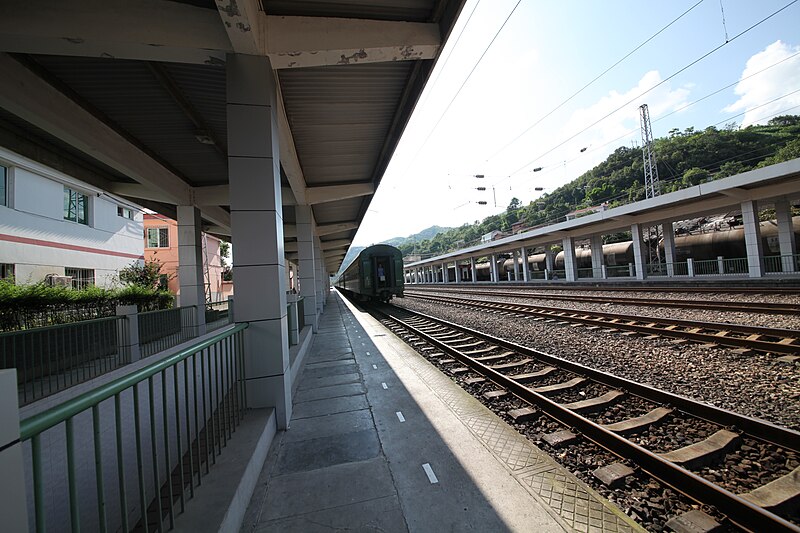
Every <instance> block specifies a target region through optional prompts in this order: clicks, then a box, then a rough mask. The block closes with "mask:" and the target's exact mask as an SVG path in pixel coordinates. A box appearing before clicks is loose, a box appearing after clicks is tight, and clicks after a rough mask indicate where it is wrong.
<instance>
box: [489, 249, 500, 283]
mask: <svg viewBox="0 0 800 533" xmlns="http://www.w3.org/2000/svg"><path fill="white" fill-rule="evenodd" d="M489 262H490V263H491V276H492V279H491V281H492V283H497V282H498V281H500V277H499V276H498V274H497V255H496V254H492V255H490V256H489Z"/></svg>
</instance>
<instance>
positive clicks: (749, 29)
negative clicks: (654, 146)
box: [510, 0, 798, 176]
mask: <svg viewBox="0 0 800 533" xmlns="http://www.w3.org/2000/svg"><path fill="white" fill-rule="evenodd" d="M797 2H798V0H792V1H791V2H789V3H788V4H786V5H785V6H783V7H781V8H780V9H778V10H776V11H774V12H773V13H771V14H770V15H767V16H766V17H764V18H762V19H761V20H759V21H758V22H756V23H754V24H752V25H751V26H749V27H748V28H746V29H744V30H742V31H741V32H739V33H737V34H736V35H734V36H733V37H731V38H730V39H729V40H728V41H726V42H724V43H722V44H720V45H718V46H716V47H714V48H712V49H711V50H709V51H708V52H706V53H704V54H703V55H701V56H700V57H698V58H697V59H695V60H693V61H691V62H690V63H688V64H687V65H685V66H683V67H681V68H680V69H678V70H677V71H676V72H674V73H672V74H671V75H669V76H667V77H666V78H665V79H663V80H661V81H660V82H658V83H656V84H655V85H653V86H652V87H650V88H649V89H647V90H645V91H643V92H642V93H640V94H638V95H637V96H635V97H634V98H631V99H630V100H628V101H627V102H625V103H624V104H622V105H620V106H619V107H617V108H616V109H614V110H613V111H610V112H609V113H607V114H605V115H603V116H602V117H601V118H599V119H597V120H596V121H594V122H592V123H591V124H589V125H588V126H586V127H585V128H583V129H582V130H580V131H578V132H577V133H575V134H573V135H571V136H570V137H568V138H566V139H564V140H563V141H561V142H560V143H558V144H557V145H555V146H553V147H551V148H549V149H548V150H546V151H545V152H543V153H541V154H539V155H538V156H536V157H534V158H533V159H531V160H530V161H529V162H527V163H525V164H524V165H523V166H521V167H519V168H518V169H517V170H515V171H514V172H511V173H510V175H511V176H513V175H516V174H518V173H520V172H522V171H523V170H525V169H526V168H528V167H529V166H531V165H532V164H534V163H535V162H537V161H538V160H540V159H541V158H542V157H545V156H547V155H548V154H550V153H552V152H554V151H555V150H557V149H558V148H560V147H562V146H564V145H565V144H566V143H568V142H569V141H571V140H573V139H574V138H576V137H578V136H579V135H581V134H582V133H585V132H586V131H588V130H590V129H591V128H593V127H594V126H596V125H597V124H599V123H600V122H602V121H604V120H605V119H607V118H608V117H610V116H611V115H613V114H615V113H617V112H618V111H620V110H621V109H624V108H625V107H627V106H629V105H630V104H632V103H633V102H635V101H636V100H638V99H639V98H641V97H642V96H644V95H646V94H648V93H649V92H651V91H652V90H654V89H656V88H657V87H659V86H661V85H663V84H664V83H666V82H668V81H669V80H671V79H672V78H674V77H676V76H677V75H679V74H681V73H682V72H684V71H686V70H688V69H689V68H691V67H693V66H694V65H696V64H697V63H699V62H701V61H703V60H704V59H705V58H707V57H709V56H710V55H712V54H714V53H715V52H717V51H718V50H720V49H721V48H723V47H725V46H727V45H728V44H730V43H732V42H733V41H735V40H736V39H738V38H739V37H741V36H743V35H745V34H747V33H748V32H750V31H752V30H753V29H755V28H757V27H758V26H760V25H761V24H763V23H764V22H766V21H768V20H769V19H771V18H772V17H774V16H775V15H777V14H779V13H781V12H782V11H784V10H786V9H788V8H789V7H791V6H792V5H794V4H796V3H797Z"/></svg>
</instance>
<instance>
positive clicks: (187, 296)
mask: <svg viewBox="0 0 800 533" xmlns="http://www.w3.org/2000/svg"><path fill="white" fill-rule="evenodd" d="M237 266H238V265H237ZM178 281H179V282H180V285H181V307H188V306H190V305H194V306H197V311H196V313H195V324H196V325H197V334H198V335H203V334H204V333H205V332H206V313H205V311H206V307H205V305H206V292H205V278H204V276H203V237H202V229H201V224H200V210H199V209H198V208H196V207H194V206H191V205H179V206H178Z"/></svg>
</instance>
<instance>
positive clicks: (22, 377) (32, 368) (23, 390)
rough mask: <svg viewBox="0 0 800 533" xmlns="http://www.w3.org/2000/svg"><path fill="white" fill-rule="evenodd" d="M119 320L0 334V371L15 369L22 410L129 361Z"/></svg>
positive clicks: (124, 331)
mask: <svg viewBox="0 0 800 533" xmlns="http://www.w3.org/2000/svg"><path fill="white" fill-rule="evenodd" d="M127 328H128V322H127V320H126V319H125V318H124V317H107V318H99V319H95V320H85V321H83V322H74V323H72V324H64V325H61V326H47V327H43V328H36V329H29V330H25V331H11V332H6V333H0V365H1V366H0V368H16V369H17V383H18V386H19V403H20V405H27V404H29V403H32V402H34V401H36V400H39V399H41V398H44V397H46V396H50V395H51V394H55V393H57V392H59V391H62V390H64V389H67V388H69V387H72V386H73V385H77V384H79V383H83V382H84V381H88V380H90V379H93V378H95V377H97V376H99V375H101V374H105V373H106V372H109V371H111V370H114V369H116V368H119V367H120V366H122V365H124V364H127V363H128V362H130V353H129V350H128V348H127V347H125V346H122V345H121V343H120V339H124V338H127V337H128V336H127Z"/></svg>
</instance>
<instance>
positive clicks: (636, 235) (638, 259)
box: [631, 224, 647, 279]
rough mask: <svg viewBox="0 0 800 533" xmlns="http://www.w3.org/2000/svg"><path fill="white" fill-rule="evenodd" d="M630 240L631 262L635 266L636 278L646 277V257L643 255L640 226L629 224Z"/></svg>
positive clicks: (643, 248)
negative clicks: (631, 245) (631, 248)
mask: <svg viewBox="0 0 800 533" xmlns="http://www.w3.org/2000/svg"><path fill="white" fill-rule="evenodd" d="M631 240H632V241H633V262H634V266H635V267H636V279H645V278H646V277H647V257H646V256H645V247H644V240H643V238H642V226H641V225H640V224H631Z"/></svg>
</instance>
